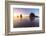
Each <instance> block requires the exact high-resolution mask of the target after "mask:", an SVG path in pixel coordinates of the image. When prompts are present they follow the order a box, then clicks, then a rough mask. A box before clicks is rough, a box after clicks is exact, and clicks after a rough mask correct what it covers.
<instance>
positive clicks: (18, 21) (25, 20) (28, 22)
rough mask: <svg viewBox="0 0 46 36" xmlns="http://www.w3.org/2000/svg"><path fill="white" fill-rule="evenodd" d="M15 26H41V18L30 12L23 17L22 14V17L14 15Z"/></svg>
mask: <svg viewBox="0 0 46 36" xmlns="http://www.w3.org/2000/svg"><path fill="white" fill-rule="evenodd" d="M13 24H14V28H16V27H39V18H37V17H35V15H34V14H33V13H31V14H30V16H24V17H22V14H20V17H19V16H17V17H14V20H13Z"/></svg>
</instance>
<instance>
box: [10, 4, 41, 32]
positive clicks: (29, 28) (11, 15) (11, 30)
mask: <svg viewBox="0 0 46 36" xmlns="http://www.w3.org/2000/svg"><path fill="white" fill-rule="evenodd" d="M13 8H39V17H40V20H39V26H40V27H28V28H13ZM35 30H42V6H31V5H30V6H29V5H25V6H24V5H10V32H17V31H35Z"/></svg>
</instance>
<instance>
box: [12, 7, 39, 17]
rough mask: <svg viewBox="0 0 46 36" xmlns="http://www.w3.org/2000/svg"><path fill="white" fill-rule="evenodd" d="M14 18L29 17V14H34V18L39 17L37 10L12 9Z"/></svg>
mask: <svg viewBox="0 0 46 36" xmlns="http://www.w3.org/2000/svg"><path fill="white" fill-rule="evenodd" d="M13 10H14V11H13V12H14V16H16V15H20V14H22V15H24V16H29V15H30V13H34V14H35V15H36V16H38V15H39V9H38V8H14V9H13Z"/></svg>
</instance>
